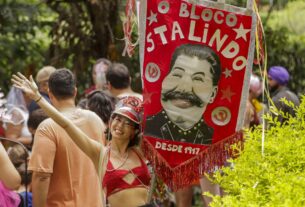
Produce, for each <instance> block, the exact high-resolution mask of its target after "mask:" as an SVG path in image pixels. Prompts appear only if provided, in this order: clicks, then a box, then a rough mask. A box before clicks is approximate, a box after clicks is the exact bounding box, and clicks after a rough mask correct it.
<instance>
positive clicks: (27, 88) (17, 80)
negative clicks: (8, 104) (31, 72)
mask: <svg viewBox="0 0 305 207" xmlns="http://www.w3.org/2000/svg"><path fill="white" fill-rule="evenodd" d="M11 81H12V82H13V83H14V86H15V87H16V88H19V89H21V90H22V91H23V92H24V93H25V95H26V96H27V97H29V98H31V99H32V100H38V99H39V98H40V97H41V95H40V94H39V91H38V87H37V85H36V83H35V81H34V80H33V77H32V76H30V80H28V79H27V78H26V77H25V76H24V75H22V74H21V73H19V72H18V73H17V75H13V76H12V79H11Z"/></svg>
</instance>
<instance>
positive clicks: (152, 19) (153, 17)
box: [147, 10, 158, 26]
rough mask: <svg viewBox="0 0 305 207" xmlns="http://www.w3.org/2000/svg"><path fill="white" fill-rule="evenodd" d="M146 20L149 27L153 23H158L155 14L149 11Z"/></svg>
mask: <svg viewBox="0 0 305 207" xmlns="http://www.w3.org/2000/svg"><path fill="white" fill-rule="evenodd" d="M147 19H148V20H149V23H148V25H149V26H150V25H151V24H152V23H154V22H156V23H157V22H158V20H157V13H153V12H152V11H151V10H150V16H149V17H147Z"/></svg>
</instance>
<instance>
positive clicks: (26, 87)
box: [12, 73, 104, 169]
mask: <svg viewBox="0 0 305 207" xmlns="http://www.w3.org/2000/svg"><path fill="white" fill-rule="evenodd" d="M12 82H13V83H14V86H15V87H17V88H19V89H21V90H22V91H23V92H24V93H25V94H26V96H28V97H29V98H31V99H32V100H34V101H36V103H37V104H38V105H39V106H40V107H41V108H42V109H43V110H44V111H45V112H46V113H47V115H48V116H49V117H51V118H52V119H53V120H54V121H55V122H56V123H57V124H59V125H60V126H61V127H62V128H64V129H65V131H66V132H67V133H68V135H69V136H70V137H71V139H72V140H73V141H74V143H75V144H76V145H77V146H78V147H79V148H80V149H81V150H82V151H83V152H84V153H85V154H86V155H87V156H89V157H90V159H91V160H92V161H93V163H94V165H95V167H96V169H98V161H99V156H100V152H101V150H104V147H103V145H102V144H100V143H99V142H97V141H95V140H93V139H90V138H89V137H88V136H87V135H86V134H85V133H84V132H83V131H82V130H80V129H79V128H78V127H77V126H76V125H75V124H74V123H73V122H72V121H71V120H70V119H68V118H66V117H65V116H64V115H63V114H61V113H60V112H59V111H58V110H57V109H56V108H55V107H54V106H52V105H51V104H50V103H49V102H48V101H46V100H45V99H44V98H43V97H42V96H41V94H40V93H39V91H38V87H37V85H36V83H35V82H34V80H33V78H32V76H31V77H30V80H28V79H27V78H26V77H25V76H24V75H22V74H21V73H18V74H17V75H13V76H12Z"/></svg>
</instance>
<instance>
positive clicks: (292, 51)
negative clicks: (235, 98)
mask: <svg viewBox="0 0 305 207" xmlns="http://www.w3.org/2000/svg"><path fill="white" fill-rule="evenodd" d="M277 3H279V2H277ZM304 11H305V2H304V1H303V0H296V1H289V3H288V4H287V5H286V7H285V9H283V10H279V11H273V12H272V13H271V15H270V17H269V19H268V21H267V25H265V26H264V27H265V36H266V44H267V56H268V68H269V67H270V66H273V65H281V66H284V67H286V68H287V69H288V71H289V73H290V75H291V78H290V81H289V87H290V88H291V89H292V90H293V91H295V92H297V93H298V94H301V93H303V89H304V87H305V56H304V54H305V30H304V28H305V22H304V21H300V20H301V19H304V18H305V16H304V15H305V12H304ZM267 16H268V15H267ZM265 18H266V14H265V13H262V19H263V22H264V19H265Z"/></svg>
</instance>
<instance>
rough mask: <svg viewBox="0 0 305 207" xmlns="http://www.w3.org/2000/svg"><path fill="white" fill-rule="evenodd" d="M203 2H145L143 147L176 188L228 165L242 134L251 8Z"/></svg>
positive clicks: (250, 57)
mask: <svg viewBox="0 0 305 207" xmlns="http://www.w3.org/2000/svg"><path fill="white" fill-rule="evenodd" d="M196 2H197V3H195V1H187V0H153V1H141V5H140V15H141V16H142V17H145V18H146V21H145V22H144V21H143V23H142V25H140V28H141V31H140V34H141V35H144V37H143V36H142V38H141V37H140V40H141V41H140V47H141V48H140V51H143V54H141V65H142V74H143V76H144V77H143V85H144V90H143V91H144V94H143V96H144V123H143V127H144V145H143V147H144V150H145V151H146V152H147V153H145V154H146V155H147V157H148V159H150V160H151V161H152V163H153V165H154V167H155V169H156V172H157V174H158V175H159V176H160V177H161V178H162V179H163V180H164V181H165V182H166V183H167V184H168V185H169V186H170V187H172V188H173V189H177V188H180V187H183V186H185V185H188V184H190V183H192V182H193V181H194V180H196V179H198V178H199V177H200V176H201V175H202V174H203V173H204V172H209V171H211V170H213V169H215V168H216V167H219V166H221V165H222V164H224V162H225V160H226V159H227V158H228V156H230V147H229V146H230V145H231V144H232V143H236V142H239V141H241V140H242V135H241V134H240V130H241V128H242V122H243V117H244V109H245V106H246V99H247V93H248V82H249V81H248V80H249V78H250V72H251V67H252V61H253V43H254V42H253V40H254V39H253V33H254V27H255V17H254V14H253V13H252V11H249V10H247V9H244V8H236V7H232V6H230V5H225V4H219V3H217V2H212V1H204V0H203V1H196ZM220 8H222V9H220Z"/></svg>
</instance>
